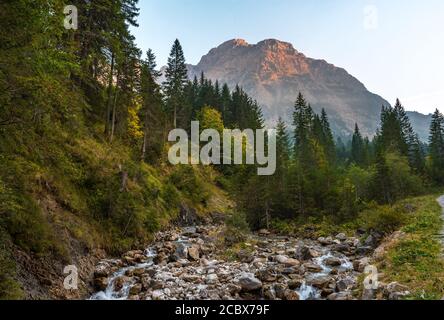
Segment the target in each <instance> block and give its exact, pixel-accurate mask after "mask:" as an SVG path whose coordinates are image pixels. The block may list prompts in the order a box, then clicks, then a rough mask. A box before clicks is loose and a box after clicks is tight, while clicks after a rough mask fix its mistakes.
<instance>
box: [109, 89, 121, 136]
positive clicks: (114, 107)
mask: <svg viewBox="0 0 444 320" xmlns="http://www.w3.org/2000/svg"><path fill="white" fill-rule="evenodd" d="M118 93H119V89H118V88H116V93H115V94H114V103H113V116H112V123H111V135H110V137H109V142H113V139H114V131H115V128H116V109H117V107H116V105H117V94H118Z"/></svg>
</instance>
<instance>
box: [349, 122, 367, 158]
mask: <svg viewBox="0 0 444 320" xmlns="http://www.w3.org/2000/svg"><path fill="white" fill-rule="evenodd" d="M351 160H352V162H353V163H355V164H357V165H358V166H362V165H363V164H364V140H363V138H362V135H361V132H360V131H359V126H358V124H355V132H354V134H353V138H352V148H351Z"/></svg>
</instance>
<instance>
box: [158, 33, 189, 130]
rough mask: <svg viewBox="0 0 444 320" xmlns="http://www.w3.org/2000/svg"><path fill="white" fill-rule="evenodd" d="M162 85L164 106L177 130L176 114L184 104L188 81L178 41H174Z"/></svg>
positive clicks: (183, 57)
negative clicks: (170, 113)
mask: <svg viewBox="0 0 444 320" xmlns="http://www.w3.org/2000/svg"><path fill="white" fill-rule="evenodd" d="M165 78H166V80H165V82H164V83H163V86H164V92H165V98H166V105H167V107H168V109H169V110H171V111H172V113H173V127H174V128H177V118H178V113H179V112H180V111H181V108H182V107H183V104H184V88H185V84H186V83H187V80H188V71H187V67H186V64H185V56H184V53H183V49H182V45H181V44H180V42H179V40H178V39H176V40H175V41H174V44H173V47H172V48H171V53H170V57H169V58H168V65H167V68H166V71H165Z"/></svg>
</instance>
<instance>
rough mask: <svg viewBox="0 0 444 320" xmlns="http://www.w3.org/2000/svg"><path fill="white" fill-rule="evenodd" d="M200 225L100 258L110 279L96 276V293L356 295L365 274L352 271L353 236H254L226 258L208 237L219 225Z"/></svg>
mask: <svg viewBox="0 0 444 320" xmlns="http://www.w3.org/2000/svg"><path fill="white" fill-rule="evenodd" d="M195 230H196V228H194V227H193V228H192V229H189V228H188V229H179V230H175V231H173V232H171V231H170V232H166V233H160V234H159V235H158V237H157V240H156V241H155V242H154V243H153V244H152V245H151V246H150V247H149V248H147V249H146V250H144V251H143V252H134V251H133V252H130V253H128V254H126V255H124V257H122V259H114V260H112V259H110V260H104V261H102V262H101V265H100V266H99V267H100V270H102V271H103V270H106V272H105V273H106V277H105V278H104V277H103V275H101V276H100V277H97V276H96V282H97V280H100V283H101V284H102V288H101V289H102V290H99V291H98V292H96V293H95V294H94V295H92V296H91V298H90V299H92V300H126V299H133V300H142V299H143V300H145V299H149V300H151V299H155V300H164V299H184V300H199V299H211V300H214V299H251V298H253V299H274V298H276V299H287V300H288V299H294V298H295V297H294V294H293V293H297V298H298V299H299V300H312V299H326V298H327V297H328V298H338V299H339V298H344V299H349V298H351V291H352V289H353V288H354V287H355V284H356V279H357V276H358V275H359V273H357V272H356V271H354V269H353V261H354V260H356V259H357V257H356V256H355V254H354V251H355V248H356V246H357V245H359V243H358V240H357V239H355V238H345V237H344V236H341V237H339V238H340V239H337V238H327V239H320V241H319V240H318V241H315V240H304V239H303V240H301V239H296V238H283V237H277V236H267V237H259V236H256V237H255V238H254V239H251V240H252V241H251V244H249V246H247V248H246V250H245V252H244V253H243V255H238V256H237V257H235V259H232V258H230V259H228V258H226V254H224V252H223V251H224V250H223V249H217V247H216V246H215V245H214V244H213V242H212V241H215V240H214V238H211V237H210V236H209V235H210V234H212V233H214V231H215V230H214V227H205V226H204V227H200V232H199V233H198V232H194V233H193V231H195ZM193 250H194V251H193ZM339 251H340V252H339ZM193 252H194V254H193ZM301 252H302V253H301ZM196 254H197V256H196ZM102 273H103V272H102ZM97 278H98V279H97ZM258 278H260V279H258ZM103 283H105V284H103Z"/></svg>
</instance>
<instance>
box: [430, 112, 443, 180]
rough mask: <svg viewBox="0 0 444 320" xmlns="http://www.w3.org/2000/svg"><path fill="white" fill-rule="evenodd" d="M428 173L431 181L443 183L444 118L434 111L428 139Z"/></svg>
mask: <svg viewBox="0 0 444 320" xmlns="http://www.w3.org/2000/svg"><path fill="white" fill-rule="evenodd" d="M429 150H430V151H429V154H430V169H431V170H430V171H431V176H432V179H434V180H435V181H437V182H440V183H443V182H444V116H443V115H442V113H441V112H439V110H436V111H435V113H434V114H433V116H432V123H431V125H430V138H429Z"/></svg>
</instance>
